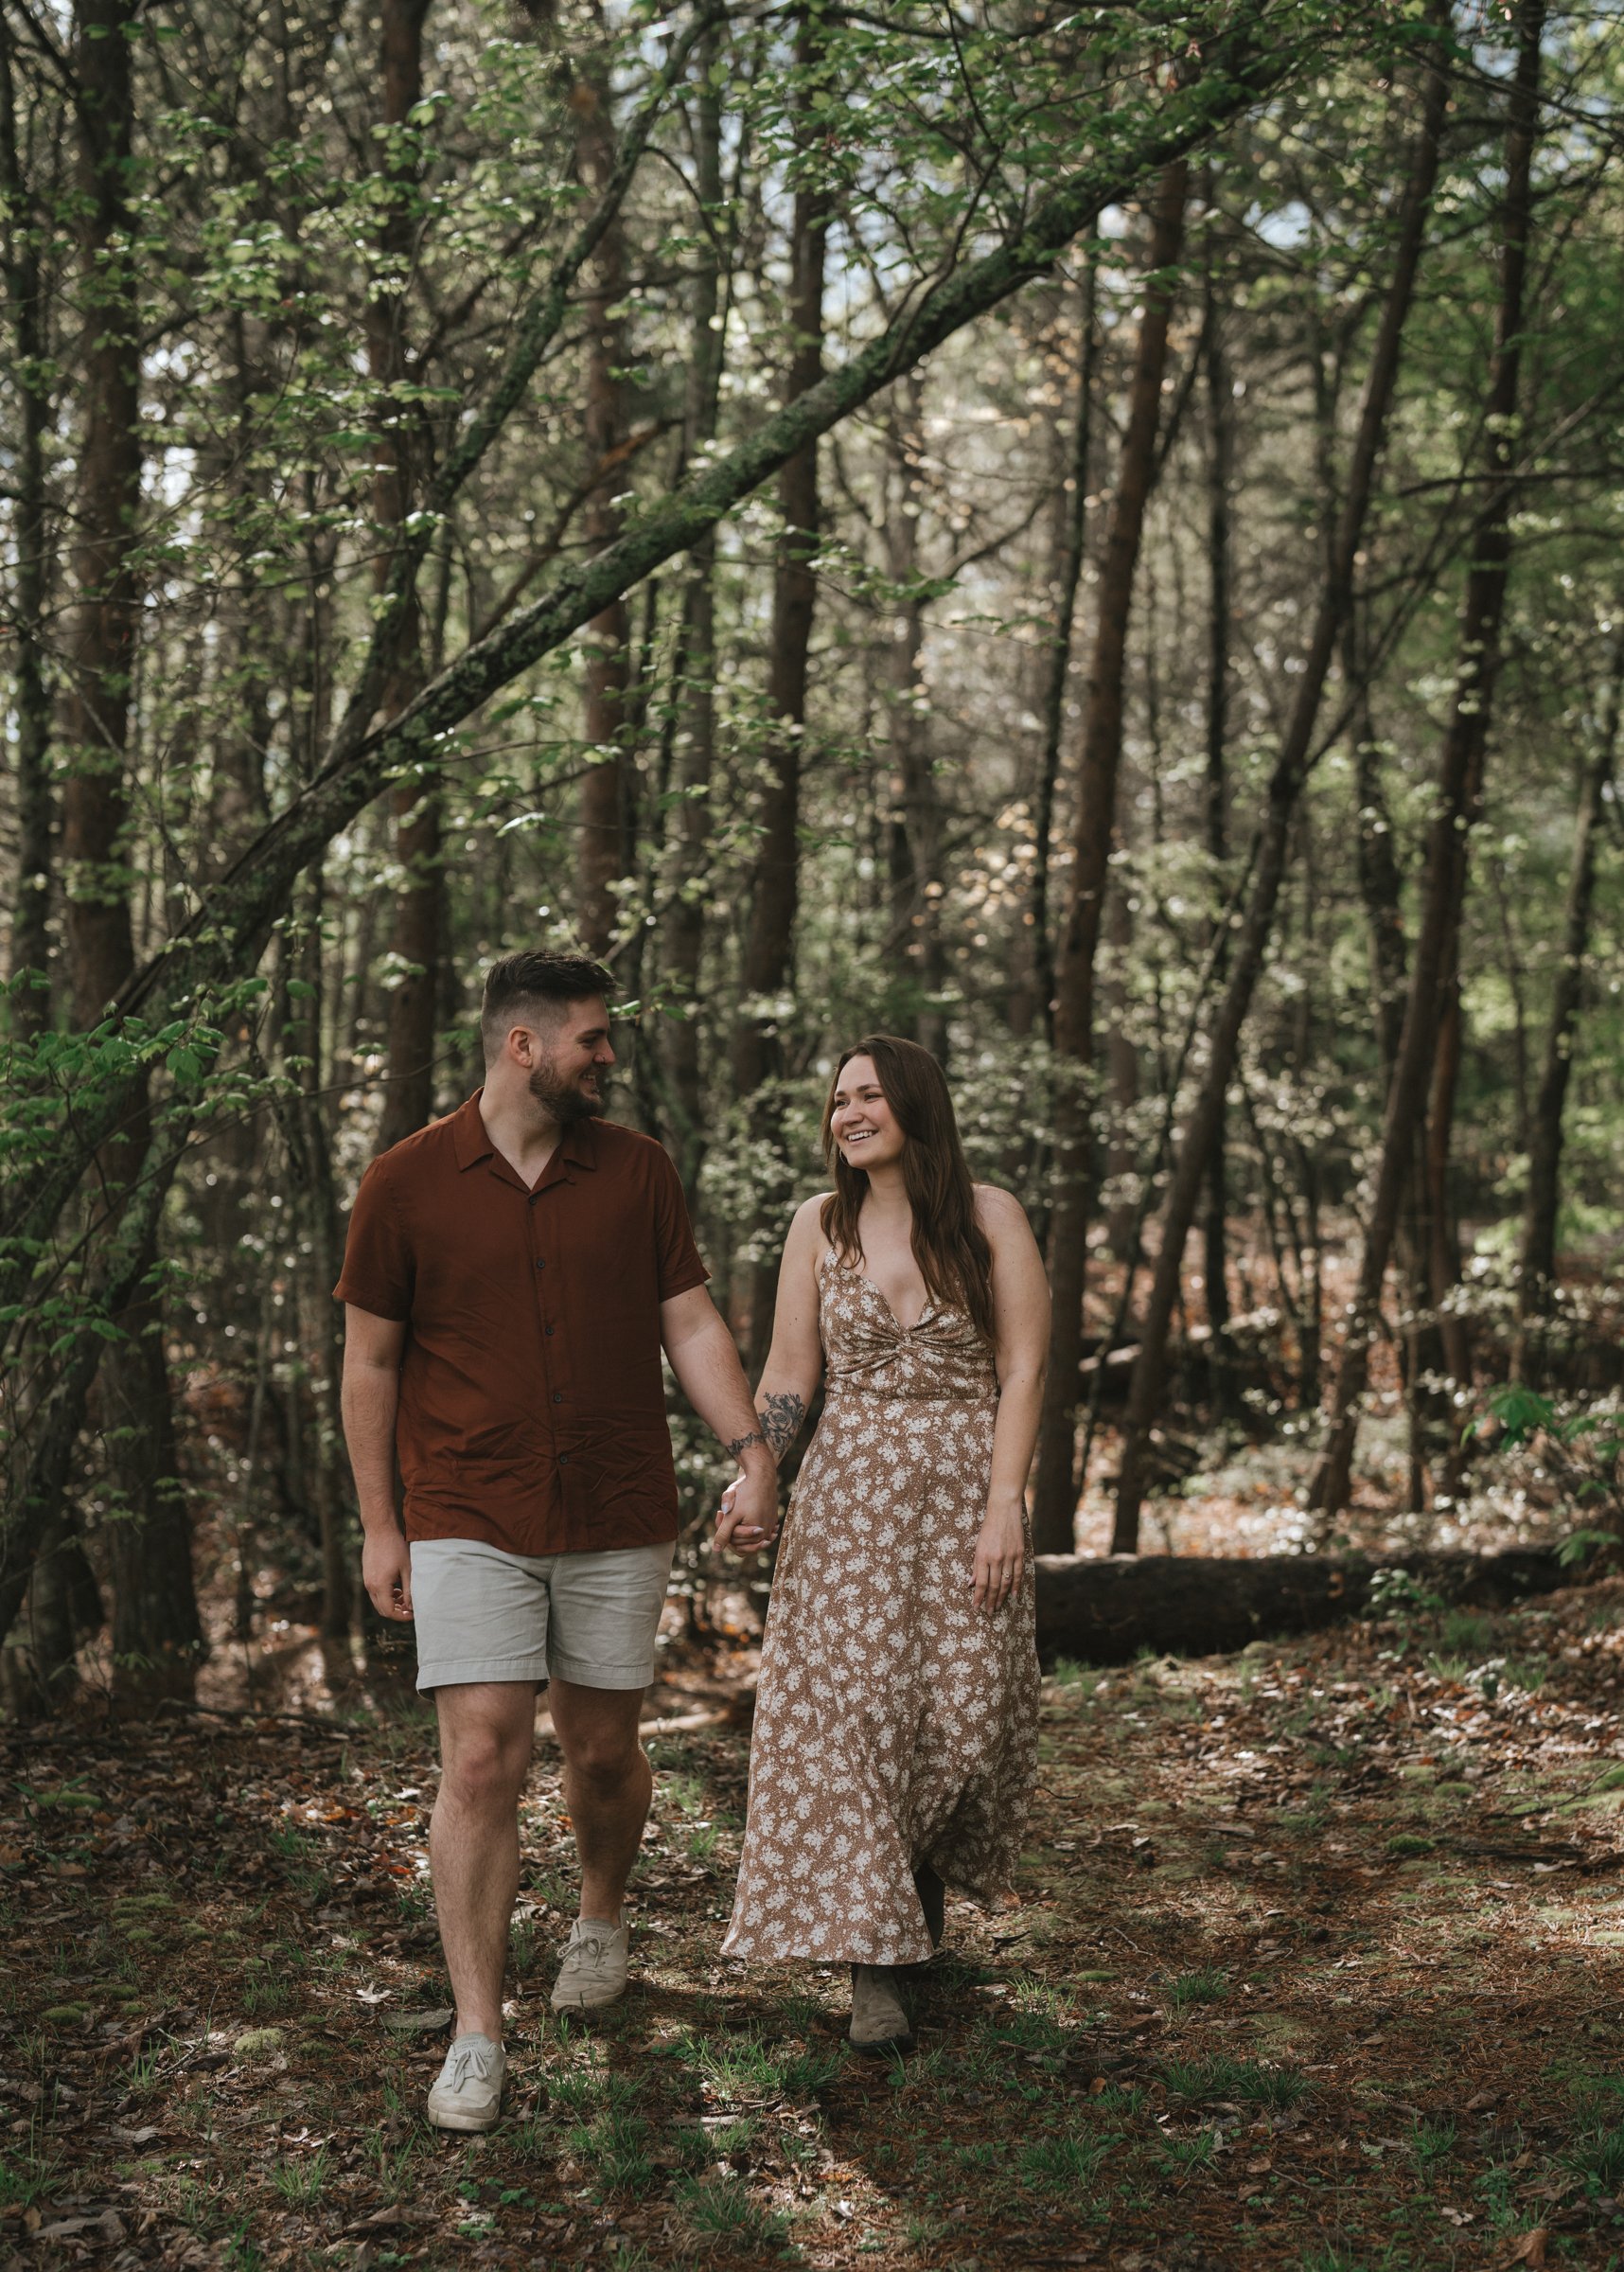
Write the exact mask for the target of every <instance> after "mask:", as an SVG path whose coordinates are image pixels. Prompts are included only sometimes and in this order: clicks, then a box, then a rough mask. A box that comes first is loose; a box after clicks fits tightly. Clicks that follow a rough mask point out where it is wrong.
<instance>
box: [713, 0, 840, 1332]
mask: <svg viewBox="0 0 1624 2272" xmlns="http://www.w3.org/2000/svg"><path fill="white" fill-rule="evenodd" d="M821 51H822V38H821V27H820V20H819V16H818V12H817V10H816V9H813V8H811V7H805V8H803V9H802V11H801V15H800V20H799V25H798V28H797V32H796V42H795V61H796V92H795V104H796V120H795V133H796V142H797V148H798V151H799V153H800V159H801V178H800V180H799V181H798V183H797V186H796V190H795V205H794V214H793V218H792V222H791V245H790V261H791V273H790V286H789V308H788V314H789V324H790V331H791V340H792V345H791V347H790V354H789V366H788V370H787V372H786V381H785V399H786V401H793V400H794V399H796V397H797V396H799V395H803V394H804V393H805V392H806V391H807V390H808V389H809V388H811V387H814V386H816V385H817V383H818V382H819V380H820V379H821V376H822V371H823V264H824V253H825V249H826V246H827V242H828V235H829V218H830V199H829V192H828V189H827V187H826V186H825V184H824V182H823V181H822V179H821V175H820V174H819V173H818V171H817V170H816V167H815V165H814V163H813V158H812V153H813V151H815V149H816V146H817V144H818V142H819V141H820V140H821V135H822V131H823V130H822V127H821V122H820V120H821V114H820V113H819V111H818V110H817V107H816V105H817V77H818V66H819V62H820V60H821ZM778 505H779V511H780V512H781V514H782V515H783V520H784V532H783V535H782V536H781V538H780V539H779V544H778V556H777V560H776V563H775V565H774V570H773V586H772V630H771V637H770V660H769V662H768V680H767V709H768V721H769V724H768V769H769V771H768V784H767V788H766V791H765V794H764V796H763V800H762V808H761V844H760V849H759V851H758V852H757V854H756V859H755V862H754V867H753V872H752V874H751V878H750V927H749V931H748V933H747V936H746V941H745V951H744V961H743V967H742V968H741V970H740V973H739V985H740V992H741V994H742V996H743V1000H742V1001H741V1003H740V1004H739V1014H738V1019H737V1022H736V1024H735V1025H734V1028H733V1052H732V1056H733V1092H734V1094H735V1095H736V1096H737V1097H738V1098H739V1099H740V1101H741V1102H742V1103H743V1104H744V1105H745V1107H746V1109H747V1113H748V1116H749V1127H750V1138H751V1141H752V1143H753V1144H755V1145H759V1146H761V1147H762V1149H763V1153H764V1156H766V1157H767V1158H768V1159H771V1160H774V1161H777V1160H778V1157H779V1154H780V1150H781V1145H780V1138H779V1125H778V1124H779V1115H778V1112H777V1109H776V1106H775V1103H774V1100H773V1096H772V1092H771V1089H770V1087H769V1084H770V1083H772V1082H773V1081H774V1079H775V1078H776V1076H777V1075H778V1074H780V1072H781V1071H782V1065H783V1056H782V1051H781V1048H780V1044H779V1038H778V1013H777V1003H778V999H779V997H780V996H781V995H782V994H783V993H784V991H785V989H786V986H787V985H788V983H789V976H790V963H791V956H792V953H793V950H794V943H795V917H796V912H797V908H798V906H799V902H800V888H801V848H800V843H799V835H800V825H801V757H802V741H803V736H804V732H805V725H806V683H807V674H808V664H809V660H810V656H811V648H812V615H813V609H814V607H815V605H816V602H817V595H818V585H817V578H816V577H815V576H814V574H813V567H812V561H813V556H814V554H815V553H816V551H817V546H818V522H819V499H818V445H817V443H816V441H815V440H814V441H809V442H808V443H807V445H806V447H805V448H804V449H803V450H798V451H797V452H796V453H795V455H794V456H793V457H791V458H790V459H788V461H787V462H786V465H785V468H784V470H783V472H782V474H781V475H780V477H779V487H778ZM764 1092H765V1093H764ZM786 1193H787V1180H786V1178H784V1177H782V1176H779V1175H777V1174H775V1175H774V1176H772V1177H771V1178H770V1179H769V1183H768V1189H767V1191H766V1192H765V1193H764V1195H763V1196H764V1199H765V1201H766V1203H767V1204H768V1207H770V1208H771V1209H772V1210H773V1211H774V1214H775V1215H776V1212H777V1210H778V1209H779V1208H780V1207H781V1205H782V1202H783V1199H784V1198H785V1197H786ZM779 1228H780V1226H779V1225H778V1223H777V1222H776V1220H775V1221H773V1222H772V1223H770V1224H769V1225H768V1243H769V1245H772V1246H776V1244H777V1239H776V1235H775V1234H776V1233H777V1232H778V1230H779ZM777 1274H778V1273H777V1264H776V1261H768V1262H766V1263H759V1264H756V1265H754V1266H753V1267H751V1268H750V1270H749V1271H748V1273H746V1274H745V1277H746V1301H747V1305H748V1312H749V1318H748V1332H749V1344H748V1358H749V1370H750V1372H751V1373H754V1372H756V1371H758V1370H759V1368H760V1365H761V1363H762V1362H763V1361H764V1360H765V1358H766V1353H767V1343H768V1336H769V1334H770V1330H771V1324H772V1303H773V1291H774V1287H775V1286H776V1284H777Z"/></svg>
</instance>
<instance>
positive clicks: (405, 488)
mask: <svg viewBox="0 0 1624 2272" xmlns="http://www.w3.org/2000/svg"><path fill="white" fill-rule="evenodd" d="M428 13H429V0H381V7H380V31H381V41H382V44H381V52H380V79H381V85H382V115H381V123H382V126H383V129H384V133H383V140H382V144H381V149H380V168H379V170H380V174H381V176H382V177H383V184H384V193H385V202H384V208H383V219H382V222H381V225H380V229H379V253H380V284H379V287H378V289H377V291H376V292H375V293H373V296H372V299H371V302H370V303H369V305H368V308H367V323H366V358H367V370H368V374H369V376H370V378H371V380H372V382H373V385H374V386H375V388H376V389H377V413H376V415H377V417H378V422H379V429H380V431H379V435H378V443H377V448H378V457H377V470H376V471H375V472H374V474H373V483H372V510H373V518H374V520H375V521H376V523H377V525H378V530H379V551H378V563H377V567H376V569H375V571H374V579H375V581H376V583H377V586H378V589H379V592H380V594H381V593H382V592H384V591H385V590H386V589H387V587H388V585H389V582H390V577H391V574H392V571H393V568H394V560H393V558H392V555H393V552H394V549H395V546H396V544H397V541H398V539H399V533H400V529H401V526H402V524H403V523H404V522H405V520H406V517H407V515H408V514H409V513H410V512H411V511H412V509H413V506H414V503H415V491H416V488H417V481H416V465H415V458H416V453H415V450H414V449H413V445H412V427H413V421H414V419H415V416H416V413H415V410H414V409H413V407H412V406H411V405H410V404H409V403H407V402H405V401H403V400H402V399H400V398H399V394H398V390H399V388H400V387H401V386H402V385H403V383H404V382H405V380H406V376H407V359H406V308H407V300H408V286H409V279H410V276H411V273H412V265H413V257H414V240H415V234H416V215H415V183H416V178H417V162H416V159H415V156H414V155H412V154H411V152H410V151H409V149H408V148H407V147H405V137H406V136H407V135H408V133H410V127H409V124H408V121H409V120H410V118H411V115H412V112H413V111H414V109H415V107H416V105H417V104H418V103H419V102H420V101H421V100H422V97H423V25H424V22H425V20H426V18H427V16H428ZM397 604H398V606H399V608H400V610H401V620H400V622H399V624H398V626H397V630H398V638H397V644H396V647H395V650H394V665H393V667H392V669H391V671H390V673H389V675H388V679H387V682H386V683H385V686H384V689H383V694H382V699H381V701H380V715H381V716H382V717H383V718H384V719H391V718H395V717H397V716H398V715H399V713H400V712H401V711H402V710H404V709H405V708H406V706H407V704H408V703H409V702H410V701H412V700H413V698H414V696H415V694H416V693H417V692H418V689H419V688H420V687H421V685H422V683H423V663H422V623H421V612H420V610H419V607H418V602H417V596H416V592H415V588H414V589H413V590H412V591H411V592H409V593H407V594H405V595H402V596H401V597H400V599H399V601H398V603H397ZM391 803H392V806H393V808H394V814H395V854H396V858H397V861H399V863H400V870H401V883H400V888H399V891H398V892H397V895H396V900H395V924H394V932H393V936H392V938H391V941H390V958H389V967H390V970H391V973H392V983H391V985H390V990H389V997H388V1002H389V1015H388V1042H387V1050H388V1055H387V1059H386V1066H385V1072H384V1089H383V1119H382V1123H381V1126H380V1129H379V1144H380V1146H381V1147H382V1148H383V1149H384V1150H387V1149H388V1148H389V1146H390V1145H394V1144H398V1143H399V1142H400V1140H401V1138H402V1137H404V1136H410V1135H411V1134H412V1133H413V1131H414V1129H416V1128H420V1127H423V1126H424V1124H425V1123H426V1122H427V1121H428V1120H429V1118H430V1116H431V1114H432V1111H433V1109H434V1035H435V1030H436V1026H437V1024H438V1019H437V1014H436V1013H437V1005H438V1003H439V997H440V984H441V977H440V964H441V960H442V957H443V955H444V952H445V930H446V905H445V900H446V881H445V868H444V864H443V861H442V856H441V841H440V839H441V809H440V778H439V771H438V768H437V767H435V766H433V765H432V764H429V765H423V766H420V767H415V768H414V769H413V770H412V772H409V773H408V774H407V775H406V777H405V779H404V780H402V781H399V782H397V784H396V787H395V790H394V791H393V793H392V797H391Z"/></svg>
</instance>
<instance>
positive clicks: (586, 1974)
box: [553, 1917, 631, 2012]
mask: <svg viewBox="0 0 1624 2272" xmlns="http://www.w3.org/2000/svg"><path fill="white" fill-rule="evenodd" d="M630 1947H631V1935H630V1933H629V1931H628V1930H627V1927H626V1926H624V1925H605V1924H603V1923H601V1922H600V1921H599V1920H598V1919H596V1918H593V1917H577V1918H576V1920H575V1922H574V1925H573V1926H571V1927H570V1938H569V1941H568V1942H567V1943H566V1944H565V1948H564V1961H563V1963H562V1964H561V1965H560V1966H559V1968H558V1978H557V1979H556V1981H555V1982H554V1984H553V2009H554V2011H555V2012H595V2011H597V2010H598V2009H599V2007H600V2006H601V2005H604V2004H615V2003H618V2002H619V2001H620V1999H621V1997H623V1996H624V1995H625V1994H626V1973H627V1956H628V1954H629V1951H630Z"/></svg>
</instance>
